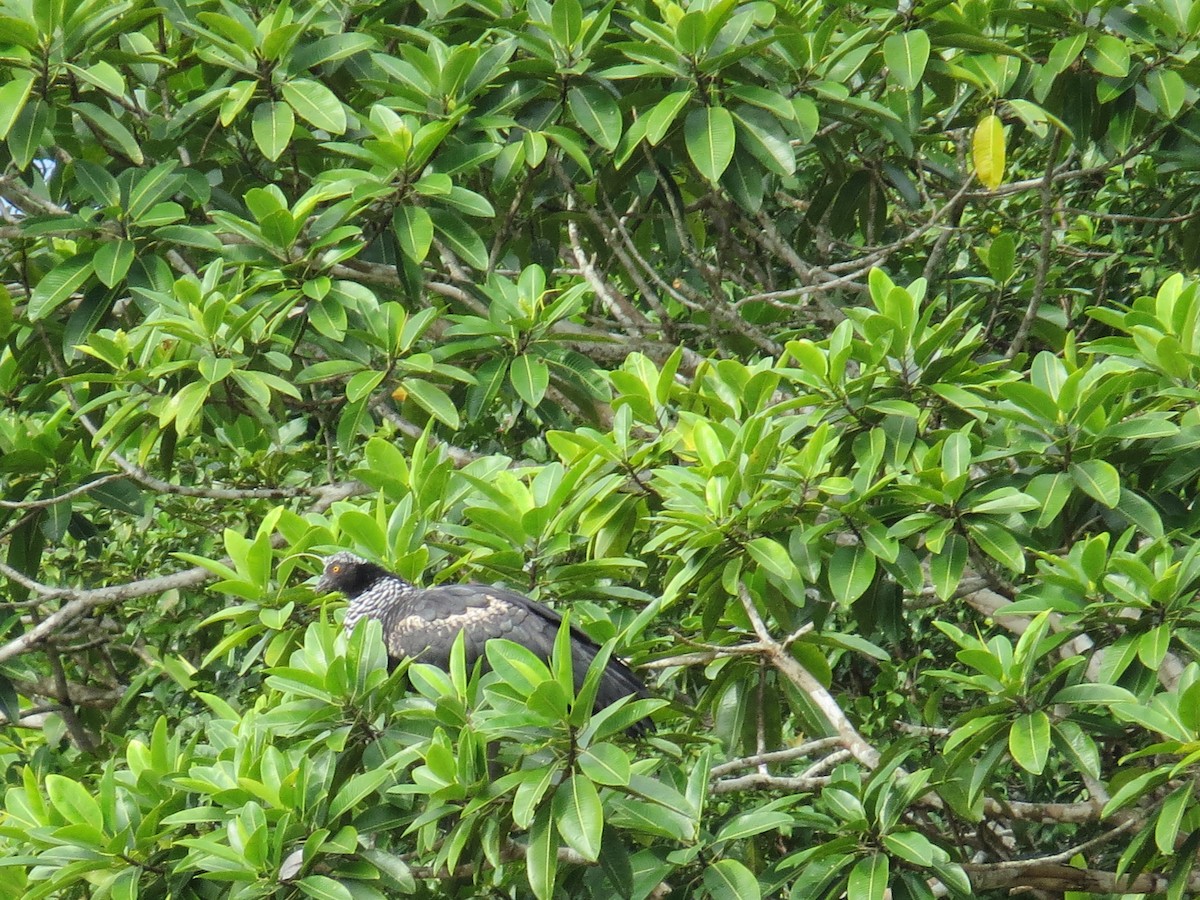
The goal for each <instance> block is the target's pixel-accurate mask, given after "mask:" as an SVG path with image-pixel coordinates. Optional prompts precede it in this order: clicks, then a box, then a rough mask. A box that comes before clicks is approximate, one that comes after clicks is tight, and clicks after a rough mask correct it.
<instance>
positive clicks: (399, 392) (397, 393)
mask: <svg viewBox="0 0 1200 900" xmlns="http://www.w3.org/2000/svg"><path fill="white" fill-rule="evenodd" d="M392 399H393V400H395V401H396V402H397V403H403V402H404V401H405V400H407V399H408V391H406V390H405V389H404V385H400V387H398V388H396V389H395V390H394V391H392Z"/></svg>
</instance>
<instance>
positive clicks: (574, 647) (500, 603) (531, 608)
mask: <svg viewBox="0 0 1200 900" xmlns="http://www.w3.org/2000/svg"><path fill="white" fill-rule="evenodd" d="M561 623H562V617H561V616H560V615H559V614H558V613H556V612H555V611H554V610H552V609H550V608H549V607H546V606H543V605H542V604H540V603H537V602H536V601H534V600H530V599H529V598H528V597H525V596H524V595H522V594H519V593H517V592H516V591H510V590H507V589H506V588H501V587H495V586H493V585H487V584H447V585H441V586H438V587H432V588H427V589H425V590H423V591H419V592H418V593H417V594H416V595H415V596H414V597H413V598H412V599H411V600H410V601H409V602H408V603H406V604H405V608H404V610H403V612H402V613H399V614H397V615H396V616H395V617H394V619H393V620H392V621H391V622H388V621H385V622H384V631H385V634H386V636H387V644H388V651H389V652H390V653H391V654H392V655H393V656H397V657H400V656H414V657H416V658H417V659H419V660H420V661H421V662H428V663H431V664H433V665H436V666H440V667H441V668H446V667H448V665H449V661H450V648H451V646H452V645H453V643H454V639H455V638H456V637H458V633H459V632H460V631H462V632H464V642H465V649H466V653H467V664H468V665H473V664H474V662H475V660H476V659H478V658H479V657H481V656H483V654H484V647H485V646H486V644H487V642H488V641H490V640H491V639H492V638H506V639H508V640H510V641H514V642H515V643H518V644H520V645H522V646H523V647H526V648H528V649H529V650H531V651H533V652H534V653H535V654H536V655H537V656H539V657H541V658H542V659H546V660H548V659H549V658H550V656H551V654H552V653H553V652H554V640H555V638H556V637H557V636H558V629H559V626H560V624H561ZM599 650H600V648H599V647H598V646H597V645H596V643H595V641H593V640H592V639H591V638H589V637H588V636H587V635H586V634H584V633H583V632H582V631H580V630H579V629H577V628H574V627H573V628H571V666H572V670H573V674H574V678H575V687H576V689H578V688H579V686H580V685H581V684H582V683H583V679H584V677H585V676H586V675H587V670H588V666H590V665H591V662H592V660H593V659H595V657H596V654H597V653H598V652H599ZM630 694H635V695H637V696H639V697H646V696H649V694H648V693H647V691H646V688H645V686H644V685H643V684H642V682H641V681H640V680H639V679H638V677H637V676H636V675H634V674H633V672H631V671H630V670H629V668H628V667H627V666H626V665H625V664H624V663H623V662H621V661H620V660H619V659H616V658H615V657H614V658H612V659H611V660H610V661H609V664H608V667H607V669H606V671H605V673H604V677H603V679H602V680H601V683H600V691H599V694H598V696H597V698H596V699H597V706H607V705H608V704H610V703H614V702H615V701H617V700H618V699H620V698H621V697H626V696H628V695H630Z"/></svg>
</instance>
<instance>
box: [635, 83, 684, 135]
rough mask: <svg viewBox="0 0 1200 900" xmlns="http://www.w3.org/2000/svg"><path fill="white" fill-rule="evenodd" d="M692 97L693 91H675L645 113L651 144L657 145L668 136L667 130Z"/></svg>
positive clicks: (647, 133)
mask: <svg viewBox="0 0 1200 900" xmlns="http://www.w3.org/2000/svg"><path fill="white" fill-rule="evenodd" d="M691 99H692V92H691V91H675V92H674V93H671V94H667V96H665V97H663V98H662V99H661V100H659V101H658V102H657V103H656V104H654V108H653V109H652V110H650V112H648V113H646V114H645V118H646V140H648V141H649V142H650V144H651V146H657V145H658V143H659V142H660V141H662V139H663V138H664V137H666V135H667V131H668V130H669V129H670V128H671V125H672V124H673V123H674V122H675V119H676V118H678V116H679V114H680V112H682V111H683V109H684V107H686V106H687V105H688V101H690V100H691Z"/></svg>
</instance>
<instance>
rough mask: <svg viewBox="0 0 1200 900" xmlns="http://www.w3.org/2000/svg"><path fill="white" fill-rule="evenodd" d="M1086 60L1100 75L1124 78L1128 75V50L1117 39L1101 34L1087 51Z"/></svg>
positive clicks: (1121, 41)
mask: <svg viewBox="0 0 1200 900" xmlns="http://www.w3.org/2000/svg"><path fill="white" fill-rule="evenodd" d="M1086 56H1087V60H1088V62H1090V63H1091V64H1092V68H1093V69H1095V70H1096V71H1097V72H1099V73H1100V74H1101V75H1108V76H1109V77H1111V78H1124V77H1125V76H1126V75H1128V74H1129V48H1128V47H1127V46H1125V42H1124V41H1123V40H1121V39H1120V38H1119V37H1115V36H1114V35H1111V34H1102V35H1099V36H1098V37H1097V38H1096V43H1095V44H1093V45H1092V46H1091V47H1089V48H1088V50H1087V54H1086Z"/></svg>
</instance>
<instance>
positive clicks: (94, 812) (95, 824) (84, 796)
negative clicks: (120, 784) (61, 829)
mask: <svg viewBox="0 0 1200 900" xmlns="http://www.w3.org/2000/svg"><path fill="white" fill-rule="evenodd" d="M46 794H47V796H49V798H50V802H51V803H52V804H54V808H55V809H56V810H58V812H59V814H60V815H61V816H62V817H63V818H64V819H66V820H67V821H68V822H71V823H73V824H79V825H89V826H91V827H92V828H95V829H97V830H99V828H100V825H101V823H102V822H103V821H104V819H103V816H102V815H101V812H100V804H99V803H97V802H96V800H95V798H94V797H93V796H92V795H91V794H90V793H88V791H87V789H86V788H85V787H84V786H83V785H82V784H80V783H79V782H78V781H74V780H72V779H70V778H66V777H65V776H62V775H55V774H50V775H47V776H46Z"/></svg>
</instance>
